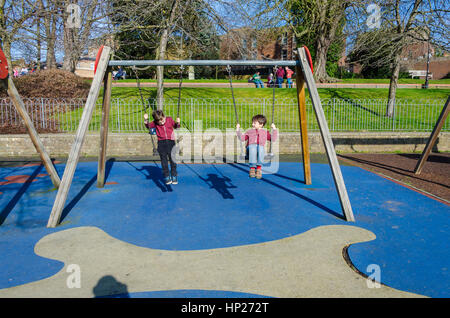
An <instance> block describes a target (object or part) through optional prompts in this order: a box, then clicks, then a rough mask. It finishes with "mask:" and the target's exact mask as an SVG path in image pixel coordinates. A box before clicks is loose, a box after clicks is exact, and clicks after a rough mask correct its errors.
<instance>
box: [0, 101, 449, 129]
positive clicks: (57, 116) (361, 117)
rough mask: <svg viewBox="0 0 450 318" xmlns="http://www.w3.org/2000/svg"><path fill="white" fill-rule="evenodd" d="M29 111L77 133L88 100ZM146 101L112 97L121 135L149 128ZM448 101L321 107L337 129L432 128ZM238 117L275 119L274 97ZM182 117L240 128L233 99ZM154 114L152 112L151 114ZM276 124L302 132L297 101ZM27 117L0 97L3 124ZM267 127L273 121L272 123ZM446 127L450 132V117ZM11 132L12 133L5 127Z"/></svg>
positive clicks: (245, 105) (96, 117) (30, 104)
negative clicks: (389, 107) (145, 120)
mask: <svg viewBox="0 0 450 318" xmlns="http://www.w3.org/2000/svg"><path fill="white" fill-rule="evenodd" d="M24 103H25V106H26V109H27V111H28V113H29V115H30V117H31V119H32V121H33V123H34V125H35V127H36V129H37V130H38V131H48V132H74V131H76V129H77V128H78V124H79V121H80V118H81V114H82V111H83V107H84V104H85V100H84V99H44V98H37V99H25V100H24ZM146 103H147V104H146V105H143V103H142V101H141V100H140V99H138V98H136V99H112V100H111V110H110V119H109V131H110V132H117V133H137V132H146V129H145V127H144V125H143V114H144V113H149V115H150V114H151V111H152V108H155V107H156V99H149V100H147V101H146ZM177 104H178V101H177V99H165V100H164V112H165V114H166V115H167V116H172V117H174V118H175V117H176V115H177ZM444 104H445V100H397V101H396V105H395V114H394V116H393V117H387V116H386V115H385V114H386V105H387V100H386V99H364V100H344V99H324V100H322V107H323V109H324V112H325V116H326V118H327V121H328V125H329V128H330V130H331V131H332V132H333V131H334V132H337V131H431V130H432V129H433V127H434V125H435V123H436V120H437V118H438V117H439V114H440V113H441V111H442V108H443V106H444ZM236 105H237V110H238V116H239V121H240V123H241V126H242V127H243V128H247V127H250V126H251V118H252V116H253V115H255V114H264V115H266V117H267V120H268V124H269V125H270V123H271V121H272V99H271V98H267V99H248V98H247V99H236ZM101 113H102V112H101V100H99V101H98V102H97V107H96V109H95V111H94V113H93V116H92V119H91V122H90V126H89V131H99V130H100V123H101ZM180 117H181V120H182V124H183V126H184V127H185V128H187V129H189V130H192V129H193V127H194V121H195V120H201V121H202V128H203V129H207V128H218V129H220V130H223V131H224V130H225V129H227V128H228V129H230V128H234V127H235V123H236V118H235V113H234V107H233V101H232V99H206V98H205V99H198V98H188V99H181V102H180ZM150 118H151V115H150ZM307 121H308V130H309V131H318V129H319V128H318V125H317V121H316V118H315V114H314V110H313V107H312V104H311V101H310V100H307ZM274 123H275V125H276V126H277V127H278V128H279V129H280V131H284V132H293V131H295V132H296V131H299V129H300V128H299V118H298V106H297V100H296V99H277V100H276V105H275V113H274ZM21 125H23V124H22V121H21V118H20V116H19V115H18V113H17V112H16V110H15V108H14V106H13V105H12V104H11V102H10V101H9V100H8V99H1V100H0V127H3V129H2V132H3V133H5V127H6V128H7V127H18V126H21ZM267 126H268V125H267ZM442 131H450V123H449V120H447V121H446V123H445V124H444V126H443V128H442ZM6 132H7V131H6Z"/></svg>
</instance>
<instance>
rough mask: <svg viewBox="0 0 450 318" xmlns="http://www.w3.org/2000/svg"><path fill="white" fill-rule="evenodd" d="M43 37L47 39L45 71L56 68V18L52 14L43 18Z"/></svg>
mask: <svg viewBox="0 0 450 318" xmlns="http://www.w3.org/2000/svg"><path fill="white" fill-rule="evenodd" d="M45 35H46V38H47V39H46V40H47V63H46V64H47V69H51V68H56V57H55V42H56V18H55V16H54V15H52V14H49V15H48V16H47V17H46V18H45Z"/></svg>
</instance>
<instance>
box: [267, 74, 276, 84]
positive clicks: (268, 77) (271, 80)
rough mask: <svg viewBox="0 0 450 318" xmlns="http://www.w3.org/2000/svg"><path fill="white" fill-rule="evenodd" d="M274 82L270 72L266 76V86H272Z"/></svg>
mask: <svg viewBox="0 0 450 318" xmlns="http://www.w3.org/2000/svg"><path fill="white" fill-rule="evenodd" d="M273 85H275V83H274V82H273V73H270V74H269V76H267V87H273Z"/></svg>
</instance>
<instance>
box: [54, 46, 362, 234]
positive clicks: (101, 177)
mask: <svg viewBox="0 0 450 318" xmlns="http://www.w3.org/2000/svg"><path fill="white" fill-rule="evenodd" d="M110 51H111V48H109V47H107V46H105V47H103V48H102V52H101V54H100V53H99V55H100V59H99V61H98V65H97V66H98V68H97V69H96V73H95V75H94V79H93V81H92V85H91V89H90V91H89V95H88V99H87V101H86V105H85V107H84V110H83V114H82V116H81V120H80V125H79V127H78V130H77V133H76V137H75V142H74V144H73V145H72V148H71V151H70V153H69V158H68V160H67V164H66V168H65V170H64V175H63V178H62V181H61V185H60V187H59V190H58V193H57V195H56V199H55V202H54V205H53V208H52V211H51V214H50V218H49V221H48V224H47V227H56V226H57V225H58V223H59V221H60V218H61V214H62V211H63V208H64V205H65V201H66V199H67V195H68V192H69V189H70V185H71V183H72V179H73V175H74V173H75V169H76V166H77V163H78V160H79V156H80V152H81V147H82V144H83V141H84V138H85V135H86V132H87V129H88V126H89V122H90V120H91V118H92V113H93V110H94V108H95V105H96V101H97V98H98V95H99V91H100V87H101V83H102V81H103V83H104V93H103V103H102V124H101V128H100V146H99V160H98V170H97V186H98V187H103V186H104V184H105V159H106V152H107V141H108V119H109V110H110V103H111V87H112V73H111V68H110V67H112V66H120V65H121V66H132V65H135V66H138V65H140V66H142V65H168V66H173V65H198V66H204V65H209V66H211V65H223V66H227V65H256V66H269V65H279V66H294V67H296V70H297V72H296V73H297V74H296V76H297V98H298V109H299V118H300V132H301V137H302V155H303V161H304V174H305V183H306V184H311V169H310V154H309V146H308V134H307V120H306V102H305V89H304V84H305V83H306V84H307V86H308V90H309V92H310V95H311V99H312V101H313V106H314V110H315V112H316V116H317V118H318V122H319V127H320V130H321V134H322V138H323V140H324V143H325V148H326V150H327V155H328V158H329V160H330V164H331V168H332V172H333V177H334V179H335V183H336V186H337V189H338V194H339V199H340V201H341V205H342V207H343V210H344V214H345V216H346V218H347V220H348V221H354V218H353V212H352V211H351V206H350V202H349V200H348V196H347V192H346V190H345V184H344V181H343V179H342V174H341V171H340V169H339V164H338V161H337V158H336V153H335V151H334V148H333V143H332V140H331V136H330V133H329V130H328V126H327V123H326V119H325V115H324V113H323V109H322V106H321V104H320V99H319V97H318V93H317V88H316V86H315V83H314V79H313V78H312V72H311V69H310V68H309V64H308V62H307V60H306V57H305V52H304V49H303V48H301V49H299V50H298V54H299V59H298V61H252V60H243V61H228V60H216V61H214V60H196V61H193V60H180V61H169V60H150V61H110V60H109V55H110Z"/></svg>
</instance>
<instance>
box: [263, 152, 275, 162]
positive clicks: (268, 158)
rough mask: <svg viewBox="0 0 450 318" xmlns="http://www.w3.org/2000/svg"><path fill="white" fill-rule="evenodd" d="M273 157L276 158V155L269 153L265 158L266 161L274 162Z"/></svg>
mask: <svg viewBox="0 0 450 318" xmlns="http://www.w3.org/2000/svg"><path fill="white" fill-rule="evenodd" d="M273 157H275V154H273V153H271V152H269V153H267V154H266V155H265V156H264V161H267V160H272V159H273Z"/></svg>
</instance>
